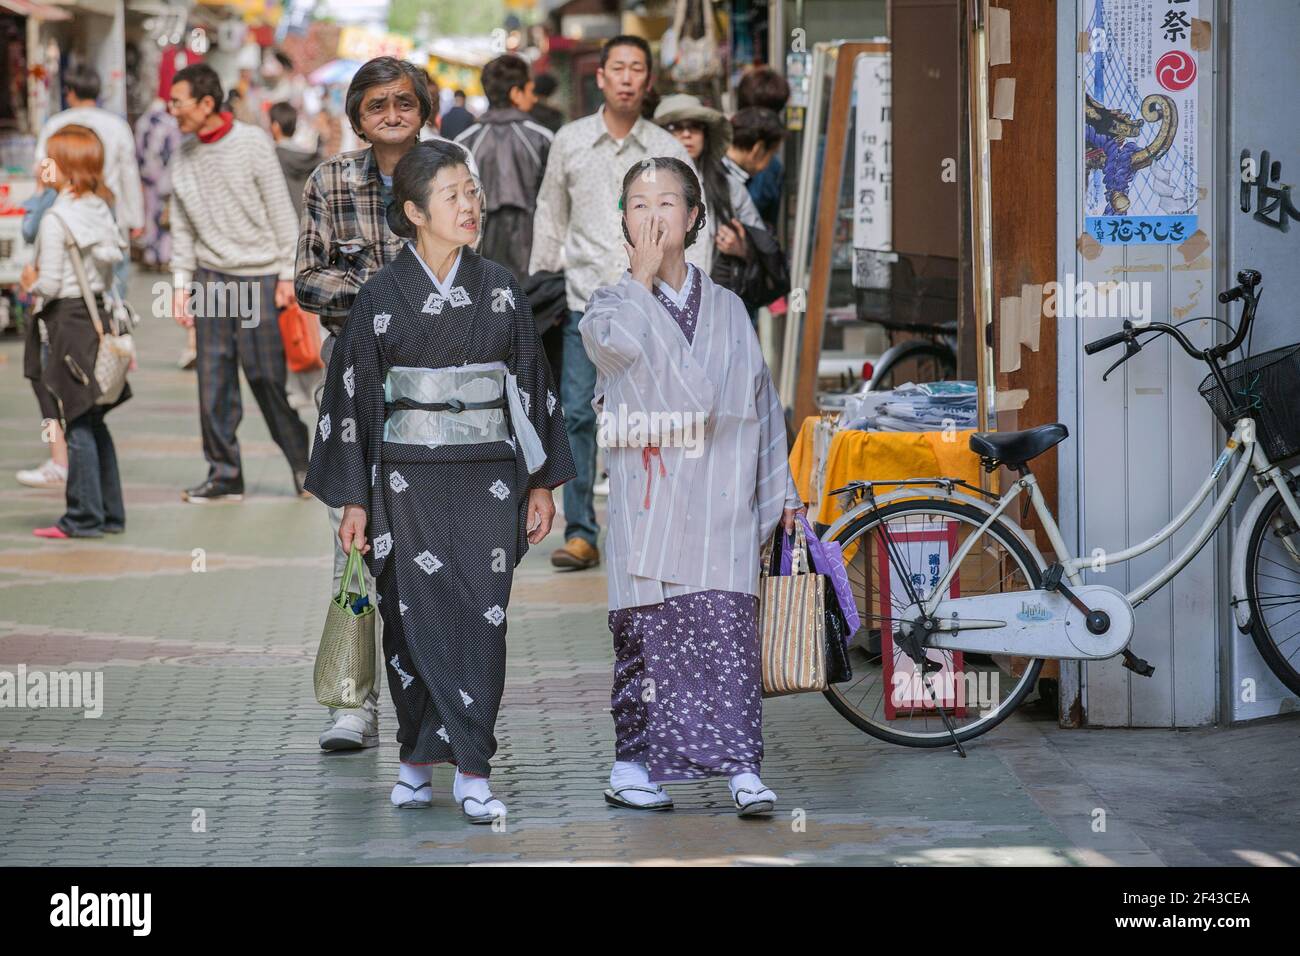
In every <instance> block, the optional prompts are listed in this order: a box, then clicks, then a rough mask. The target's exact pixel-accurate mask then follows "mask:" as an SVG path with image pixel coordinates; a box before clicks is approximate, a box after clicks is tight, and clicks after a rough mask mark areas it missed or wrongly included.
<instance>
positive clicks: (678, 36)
mask: <svg viewBox="0 0 1300 956" xmlns="http://www.w3.org/2000/svg"><path fill="white" fill-rule="evenodd" d="M669 29H670V30H671V31H672V38H671V40H670V39H669V38H668V37H667V35H665V38H664V49H665V52H667V51H668V50H669V49H670V48H671V50H672V61H671V62H670V64H669V75H670V76H671V77H672V79H673V82H674V83H677V84H678V85H684V84H686V83H698V82H701V81H702V80H711V79H713V78H714V77H716V76H718V75H720V74H721V73H722V61H721V60H720V59H719V58H718V33H717V26H716V24H715V22H714V18H713V4H712V2H711V0H677V11H676V13H675V15H674V16H673V25H672V26H671V27H670V28H669Z"/></svg>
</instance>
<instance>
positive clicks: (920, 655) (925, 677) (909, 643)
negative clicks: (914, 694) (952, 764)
mask: <svg viewBox="0 0 1300 956" xmlns="http://www.w3.org/2000/svg"><path fill="white" fill-rule="evenodd" d="M895 640H897V641H898V646H899V649H900V650H902V651H903V653H904V654H906V655H907V656H908V657H910V658H911V659H912V663H913V664H914V665H916V667H918V668H919V669H920V671H921V683H922V684H924V685H925V689H926V691H927V692H928V693H929V695H930V702H931V703H933V704H934V706H935V709H936V710H938V711H939V717H940V718H941V719H942V720H943V726H944V729H945V730H947V731H948V736H950V737H951V738H952V745H953V746H954V747H955V748H956V749H957V754H958V755H959V756H961V757H962V758H965V756H966V748H965V747H963V746H962V745H961V741H960V740H958V739H957V731H956V730H954V729H953V726H952V721H951V720H949V719H948V711H946V710H944V707H943V704H941V703H939V698H938V697H937V696H936V695H935V693H934V684H933V682H932V681H931V680H930V679H929V677H930V675H931V674H935V673H938V672H939V671H941V670H943V665H942V664H940V663H939V662H938V661H932V660H930V658H929V656H928V655H927V654H926V653H925V647H924V646H923V645H922V644H921V641H920V639H919V638H918V637H917V636H916V633H915V632H914V631H909V632H908V633H906V634H899V635H898V636H897V637H896V638H895Z"/></svg>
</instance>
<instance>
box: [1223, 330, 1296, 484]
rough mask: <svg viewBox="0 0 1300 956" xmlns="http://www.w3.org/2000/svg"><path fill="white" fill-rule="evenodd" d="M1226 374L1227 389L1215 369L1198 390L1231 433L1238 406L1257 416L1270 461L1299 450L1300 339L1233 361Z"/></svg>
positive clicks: (1259, 438) (1260, 437)
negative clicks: (1215, 376) (1292, 343)
mask: <svg viewBox="0 0 1300 956" xmlns="http://www.w3.org/2000/svg"><path fill="white" fill-rule="evenodd" d="M1223 379H1224V381H1225V382H1227V383H1228V394H1226V395H1225V394H1224V391H1223V389H1222V388H1220V387H1219V383H1218V382H1217V381H1215V378H1214V375H1212V374H1211V375H1207V376H1206V377H1205V380H1204V381H1202V382H1201V386H1200V389H1199V391H1200V393H1201V396H1202V397H1203V398H1204V399H1205V400H1206V401H1207V402H1209V403H1210V408H1211V409H1212V410H1213V411H1214V417H1215V418H1217V419H1218V420H1219V422H1220V424H1222V425H1223V427H1224V428H1226V429H1227V430H1228V431H1229V433H1231V432H1232V428H1233V424H1234V422H1233V411H1234V409H1236V410H1238V411H1240V412H1243V413H1244V414H1247V415H1249V416H1250V417H1251V418H1253V419H1254V420H1255V440H1256V441H1258V442H1259V443H1260V447H1261V448H1263V449H1264V453H1265V454H1266V455H1267V456H1268V460H1269V461H1271V462H1279V461H1282V460H1283V459H1284V458H1290V457H1291V456H1292V455H1295V454H1300V343H1298V344H1296V345H1285V346H1283V347H1282V348H1280V349H1270V350H1269V351H1267V352H1261V353H1260V354H1259V355H1252V356H1250V357H1249V358H1246V359H1242V360H1241V361H1240V362H1233V363H1232V364H1231V365H1228V366H1226V367H1225V368H1224V369H1223Z"/></svg>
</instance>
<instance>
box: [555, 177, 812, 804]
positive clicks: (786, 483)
mask: <svg viewBox="0 0 1300 956" xmlns="http://www.w3.org/2000/svg"><path fill="white" fill-rule="evenodd" d="M701 192H702V190H701V187H700V183H699V180H698V179H697V178H696V176H695V173H694V171H693V170H692V169H691V167H690V166H689V165H688V164H686V163H685V162H683V161H681V160H678V159H672V158H662V157H661V158H658V159H655V160H654V161H653V164H652V165H651V166H649V168H647V167H646V165H645V164H638V165H637V166H634V167H633V168H631V169H629V170H628V172H627V175H626V176H625V177H624V179H623V193H622V199H621V201H620V207H621V208H622V210H623V229H624V235H625V237H626V238H627V241H628V244H627V245H625V246H624V249H625V251H626V252H627V254H628V258H629V260H630V263H631V268H630V271H628V272H626V273H624V274H623V277H622V278H621V279H619V281H618V282H617V283H616V284H615V285H612V286H606V287H604V288H601V289H597V290H596V292H595V293H593V294H592V296H591V299H590V300H589V301H588V302H587V309H586V312H585V313H584V315H583V317H582V321H581V323H579V330H580V331H581V333H582V339H583V344H584V345H585V347H586V350H587V354H588V355H589V356H590V357H591V360H592V362H593V364H594V365H595V366H596V372H597V377H596V401H599V402H602V403H603V408H602V411H601V413H600V419H599V423H598V429H599V431H598V434H599V440H600V443H601V444H602V445H603V446H605V448H606V453H607V461H608V464H609V477H610V491H609V499H608V502H609V536H608V539H607V541H606V544H605V547H606V549H607V551H608V554H609V560H608V561H607V562H606V567H607V568H608V575H609V609H610V613H609V627H610V631H611V632H612V634H613V639H614V658H615V663H614V686H613V691H612V695H611V700H612V713H613V717H614V728H615V737H616V744H615V763H614V768H613V770H612V772H611V773H610V787H609V789H608V790H606V791H605V800H606V802H607V803H609V804H611V805H613V806H617V807H626V808H629V809H638V810H662V809H668V808H670V807H671V806H672V800H671V799H670V798H669V796H668V794H667V793H666V792H665V791H664V789H663V787H662V786H660V784H661V783H663V782H667V781H683V780H696V779H700V778H705V777H715V776H723V777H727V778H728V782H729V786H730V789H731V794H732V799H733V802H734V804H735V807H736V810H737V812H738V813H739V814H740V815H742V816H750V815H754V814H759V813H770V812H771V811H772V809H773V807H774V806H775V803H776V795H775V794H774V793H772V791H771V790H769V789H768V788H767V787H765V786H764V785H763V782H762V780H761V779H760V778H759V776H758V773H759V767H760V764H761V762H762V759H763V728H762V720H763V709H762V704H763V700H762V680H761V673H760V666H759V649H760V645H759V634H758V598H757V595H758V590H759V547H760V543H761V542H763V541H765V540H766V539H767V538H768V537H770V536H771V534H772V532H773V531H774V530H775V529H776V526H777V524H778V523H783V524H784V526H785V528H786V529H787V530H792V529H793V528H794V522H795V518H796V516H797V515H798V514H800V513H802V512H803V511H804V507H803V503H802V502H801V501H800V500H799V493H798V491H797V490H796V488H795V484H794V479H793V477H792V476H791V474H790V466H789V464H788V462H787V460H786V436H785V415H784V412H783V409H782V406H781V402H780V400H779V398H778V396H777V393H776V388H775V387H774V385H773V383H772V377H771V374H770V372H769V371H768V368H767V365H766V363H765V362H764V361H763V355H762V352H761V350H760V349H759V345H758V336H757V335H756V334H755V333H754V329H753V326H752V325H751V324H750V322H749V316H748V315H747V314H746V312H745V307H744V305H743V304H742V303H741V301H740V300H739V299H738V298H737V297H736V296H735V295H734V294H733V293H731V292H729V291H728V290H726V289H724V288H721V287H720V286H718V285H717V284H716V283H714V282H713V281H712V280H711V279H710V278H709V277H708V276H706V275H704V274H702V273H701V271H700V270H698V269H696V268H695V267H694V266H690V265H688V264H687V262H686V258H685V249H686V247H687V246H689V245H690V244H691V243H692V242H695V241H697V238H698V237H699V236H700V234H701V232H702V231H703V227H704V222H703V217H704V216H705V210H704V208H703V204H702V202H701V199H702V197H701Z"/></svg>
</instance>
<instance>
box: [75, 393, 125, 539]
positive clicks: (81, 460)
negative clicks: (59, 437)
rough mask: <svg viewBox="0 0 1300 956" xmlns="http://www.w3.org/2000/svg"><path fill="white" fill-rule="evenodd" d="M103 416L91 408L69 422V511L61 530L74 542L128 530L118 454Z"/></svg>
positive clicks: (103, 412) (101, 409)
mask: <svg viewBox="0 0 1300 956" xmlns="http://www.w3.org/2000/svg"><path fill="white" fill-rule="evenodd" d="M104 414H105V409H103V408H92V409H91V410H90V411H88V412H86V413H85V414H84V415H82V416H81V417H79V418H77V419H76V420H75V421H71V422H68V434H67V439H68V484H67V502H68V510H67V511H66V512H65V513H64V515H63V517H62V518H60V519H59V521H58V526H59V528H60V529H61V530H62V531H63V532H64V534H67V535H69V536H71V537H73V538H98V537H100V536H101V535H102V534H103V533H104V532H105V531H106V530H109V531H120V530H122V529H123V528H125V527H126V507H125V505H124V504H123V503H122V478H121V475H119V474H118V470H117V451H116V449H114V447H113V436H112V435H110V434H109V433H108V426H107V425H105V424H104Z"/></svg>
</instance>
